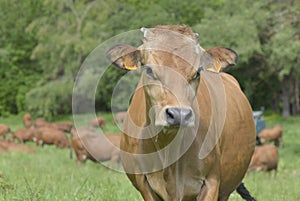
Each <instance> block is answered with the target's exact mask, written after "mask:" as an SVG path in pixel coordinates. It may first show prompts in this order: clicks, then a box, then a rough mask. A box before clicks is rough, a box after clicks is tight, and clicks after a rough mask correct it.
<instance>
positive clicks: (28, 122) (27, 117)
mask: <svg viewBox="0 0 300 201" xmlns="http://www.w3.org/2000/svg"><path fill="white" fill-rule="evenodd" d="M23 124H24V126H25V128H30V127H31V126H33V124H32V119H31V115H30V114H29V113H26V114H25V115H24V116H23Z"/></svg>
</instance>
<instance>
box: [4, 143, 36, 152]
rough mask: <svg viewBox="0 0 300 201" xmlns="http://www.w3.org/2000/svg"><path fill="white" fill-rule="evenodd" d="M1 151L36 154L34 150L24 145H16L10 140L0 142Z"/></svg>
mask: <svg viewBox="0 0 300 201" xmlns="http://www.w3.org/2000/svg"><path fill="white" fill-rule="evenodd" d="M0 150H2V151H21V152H28V153H34V152H35V151H34V149H32V148H31V147H29V146H27V145H24V144H15V143H14V142H13V141H10V140H0Z"/></svg>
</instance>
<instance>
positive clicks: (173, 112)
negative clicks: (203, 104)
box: [165, 107, 194, 126]
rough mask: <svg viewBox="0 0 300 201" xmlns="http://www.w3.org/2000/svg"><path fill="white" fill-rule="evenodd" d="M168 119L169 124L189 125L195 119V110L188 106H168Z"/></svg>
mask: <svg viewBox="0 0 300 201" xmlns="http://www.w3.org/2000/svg"><path fill="white" fill-rule="evenodd" d="M165 112H166V121H167V123H168V125H169V126H187V125H189V124H190V123H191V122H192V121H193V119H194V118H193V112H192V110H191V109H186V108H176V107H174V108H167V109H166V111H165Z"/></svg>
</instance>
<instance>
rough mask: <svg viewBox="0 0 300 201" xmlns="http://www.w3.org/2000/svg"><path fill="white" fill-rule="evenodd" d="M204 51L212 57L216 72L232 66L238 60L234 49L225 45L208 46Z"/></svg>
mask: <svg viewBox="0 0 300 201" xmlns="http://www.w3.org/2000/svg"><path fill="white" fill-rule="evenodd" d="M206 53H208V54H209V55H210V56H212V57H213V58H214V62H215V64H214V66H215V68H216V70H217V71H218V72H219V71H225V70H228V69H229V68H230V67H232V66H234V65H235V64H236V63H237V60H238V54H237V53H236V52H235V51H234V50H232V49H230V48H226V47H214V48H210V49H208V50H206Z"/></svg>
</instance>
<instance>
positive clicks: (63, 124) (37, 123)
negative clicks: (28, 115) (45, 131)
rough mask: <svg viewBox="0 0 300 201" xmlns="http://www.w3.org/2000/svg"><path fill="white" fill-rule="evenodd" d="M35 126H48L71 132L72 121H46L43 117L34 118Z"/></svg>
mask: <svg viewBox="0 0 300 201" xmlns="http://www.w3.org/2000/svg"><path fill="white" fill-rule="evenodd" d="M35 127H36V128H40V127H48V128H54V129H57V130H61V131H64V132H68V133H70V132H71V129H72V128H73V122H71V121H66V122H53V123H50V122H47V121H46V120H45V119H44V118H38V119H36V120H35Z"/></svg>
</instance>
